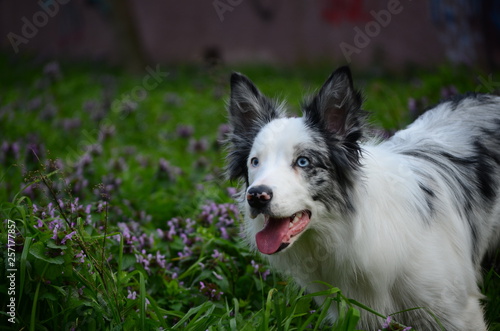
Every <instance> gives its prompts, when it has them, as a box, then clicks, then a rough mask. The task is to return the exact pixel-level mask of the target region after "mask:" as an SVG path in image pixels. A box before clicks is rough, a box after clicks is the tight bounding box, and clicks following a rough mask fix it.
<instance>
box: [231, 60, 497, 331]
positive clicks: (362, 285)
mask: <svg viewBox="0 0 500 331" xmlns="http://www.w3.org/2000/svg"><path fill="white" fill-rule="evenodd" d="M361 103H362V98H361V95H360V93H359V92H358V91H356V90H355V89H354V88H353V84H352V79H351V73H350V71H349V69H348V68H346V67H344V68H340V69H338V70H337V71H335V72H334V73H333V74H332V75H331V76H330V77H329V78H328V80H327V81H326V83H325V84H324V85H323V87H322V88H321V89H320V90H319V92H318V93H317V95H315V96H314V97H312V98H310V99H309V100H308V101H306V102H305V103H304V105H303V117H300V118H298V117H286V115H285V105H284V104H282V103H277V102H275V101H273V100H271V99H268V98H267V97H265V96H264V95H263V94H262V93H261V92H260V91H259V90H258V89H257V88H256V87H255V85H254V84H253V83H252V82H251V81H250V80H249V79H248V78H246V77H245V76H243V75H241V74H238V73H234V74H233V75H232V77H231V99H230V102H229V118H230V124H231V132H230V134H229V138H228V149H229V151H228V152H229V153H228V156H227V163H228V165H227V172H228V176H229V178H230V179H233V180H235V179H236V180H240V179H241V180H242V183H244V189H243V190H242V192H241V196H240V197H241V201H240V203H241V210H242V211H243V213H244V216H245V236H246V239H247V241H248V242H249V244H250V245H251V246H252V248H254V249H258V250H259V251H260V252H261V253H263V254H265V256H267V257H268V259H269V261H270V264H271V265H272V266H273V267H274V268H275V269H277V270H278V271H280V272H281V273H284V274H285V275H290V276H292V277H293V278H294V279H295V281H296V282H297V283H298V284H299V285H301V286H305V287H306V288H307V289H308V291H309V292H314V291H319V290H323V289H324V287H322V285H321V284H320V283H318V282H316V281H323V282H327V283H329V284H331V285H333V286H335V287H338V288H340V289H341V290H342V291H343V293H344V294H345V295H346V296H347V297H350V298H353V299H355V300H357V301H359V302H361V303H363V304H365V305H367V306H369V307H371V308H373V309H374V310H376V311H378V312H380V313H382V314H385V315H391V314H395V313H397V312H401V311H404V310H407V311H406V312H403V313H400V314H397V315H395V316H394V318H395V319H396V320H398V321H399V322H400V323H402V324H405V325H408V326H412V327H414V328H416V329H418V330H421V331H424V330H440V329H441V328H440V327H439V323H440V324H441V325H442V326H443V327H444V329H445V330H448V331H451V330H460V331H462V330H476V331H477V330H486V329H487V327H486V325H485V322H484V318H483V313H482V308H481V305H480V299H481V293H480V291H479V289H478V285H477V284H478V282H479V281H480V279H481V275H480V272H481V270H480V269H481V267H480V262H481V259H482V258H483V256H484V255H485V254H486V253H487V252H488V251H489V250H492V249H494V248H496V247H497V244H498V243H499V240H500V97H495V96H489V95H475V94H470V95H466V96H462V97H459V98H455V99H453V100H450V101H446V102H443V103H441V104H439V105H438V106H436V107H435V108H433V109H431V110H428V111H427V112H426V113H424V115H422V116H421V117H420V118H418V119H417V120H416V121H415V122H414V123H413V124H411V125H410V126H409V127H408V128H407V129H405V130H402V131H399V132H397V133H396V134H395V135H394V136H393V137H391V138H390V139H389V140H386V141H380V139H379V140H378V141H377V140H376V139H369V138H367V137H366V134H364V133H365V131H366V130H365V129H364V126H365V119H366V114H365V112H363V111H362V110H361ZM322 300H323V299H318V301H319V302H318V303H319V304H321V301H322ZM417 307H420V309H414V310H409V311H408V309H411V308H417ZM337 314H338V312H337V311H336V308H332V309H331V311H330V316H331V318H332V320H335V318H336V316H337ZM436 320H438V321H439V322H437V321H436ZM381 322H382V320H381V319H380V317H377V316H375V315H373V314H370V313H367V312H362V317H361V322H360V325H359V327H361V328H363V329H365V330H376V329H378V328H379V327H380V325H381Z"/></svg>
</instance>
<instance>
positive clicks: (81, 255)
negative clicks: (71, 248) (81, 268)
mask: <svg viewBox="0 0 500 331" xmlns="http://www.w3.org/2000/svg"><path fill="white" fill-rule="evenodd" d="M86 256H87V255H85V254H84V253H83V251H80V253H78V254H76V255H75V258H76V259H78V262H80V263H84V262H85V257H86Z"/></svg>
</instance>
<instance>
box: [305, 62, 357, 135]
mask: <svg viewBox="0 0 500 331" xmlns="http://www.w3.org/2000/svg"><path fill="white" fill-rule="evenodd" d="M361 104H362V98H361V94H360V93H359V92H358V91H357V90H355V89H354V87H353V83H352V76H351V71H350V70H349V67H341V68H339V69H337V70H336V71H335V72H333V73H332V74H331V75H330V77H328V79H327V80H326V82H325V84H323V86H322V87H321V89H320V91H319V92H318V94H317V95H316V96H315V97H314V98H313V99H312V100H311V101H310V102H309V103H307V104H306V106H305V107H304V112H305V116H306V120H307V123H308V124H311V125H316V126H318V125H319V126H320V127H322V128H324V129H326V130H327V131H329V132H332V133H335V134H337V135H338V136H340V137H344V138H347V137H349V138H351V139H350V140H352V139H355V140H357V139H359V138H360V137H361V128H362V126H363V122H364V118H365V114H364V112H363V111H361ZM351 135H354V136H351Z"/></svg>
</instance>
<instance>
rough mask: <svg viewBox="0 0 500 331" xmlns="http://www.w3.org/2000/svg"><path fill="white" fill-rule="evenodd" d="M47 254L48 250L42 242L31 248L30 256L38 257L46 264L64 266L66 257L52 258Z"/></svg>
mask: <svg viewBox="0 0 500 331" xmlns="http://www.w3.org/2000/svg"><path fill="white" fill-rule="evenodd" d="M46 253H47V248H46V247H45V245H44V244H43V243H42V242H40V241H39V242H36V243H34V244H33V245H31V248H30V254H31V255H33V256H34V257H36V258H37V259H40V260H43V261H45V262H48V263H51V264H63V263H64V256H61V255H58V256H54V257H50V256H47V255H46Z"/></svg>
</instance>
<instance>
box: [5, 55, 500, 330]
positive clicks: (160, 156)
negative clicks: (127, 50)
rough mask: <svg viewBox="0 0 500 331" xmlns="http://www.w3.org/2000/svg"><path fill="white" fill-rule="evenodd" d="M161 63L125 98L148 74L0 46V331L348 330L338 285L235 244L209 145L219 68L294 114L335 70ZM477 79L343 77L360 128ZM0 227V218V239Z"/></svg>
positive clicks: (491, 289) (218, 124)
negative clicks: (298, 279) (287, 273)
mask: <svg viewBox="0 0 500 331" xmlns="http://www.w3.org/2000/svg"><path fill="white" fill-rule="evenodd" d="M152 67H154V66H152ZM161 69H162V71H164V72H168V75H167V76H166V77H164V78H162V79H161V81H160V82H158V85H157V86H156V87H155V88H152V89H149V90H148V91H147V95H142V94H137V96H136V97H132V98H127V95H130V94H131V93H133V91H138V90H139V87H141V86H143V81H144V80H143V79H144V77H145V76H146V75H147V74H148V72H147V70H146V69H145V71H144V75H143V76H130V75H127V74H124V73H123V72H121V71H120V70H117V69H113V68H109V67H104V66H101V65H98V64H93V63H92V64H75V63H62V64H61V65H60V68H59V69H58V68H57V67H54V66H52V69H51V66H48V67H47V66H46V63H41V62H37V61H35V60H33V59H22V60H13V59H11V58H9V57H6V56H0V72H2V77H1V78H0V84H1V86H2V88H1V89H0V133H1V135H0V139H1V141H0V144H1V145H0V213H1V214H2V215H1V218H2V220H4V219H5V220H7V219H10V220H13V221H14V222H15V233H14V234H13V237H14V240H15V245H13V246H12V247H13V248H14V250H15V267H16V269H17V271H16V288H15V292H16V293H15V298H16V316H15V322H16V323H15V324H12V323H10V322H8V321H7V320H8V319H9V318H10V316H8V315H7V314H6V313H7V312H8V307H7V304H8V302H9V301H8V300H10V295H9V294H8V293H9V286H8V284H7V282H4V281H3V280H4V279H6V277H7V275H8V272H7V268H1V269H0V279H2V281H0V293H2V295H1V296H0V315H1V318H2V323H0V325H1V326H0V329H13V330H18V329H23V330H55V329H57V330H59V329H64V330H66V329H68V330H122V329H123V330H134V329H140V330H148V329H160V328H162V329H179V330H186V329H187V330H207V329H209V330H324V329H329V330H331V329H332V330H355V329H356V323H357V320H358V319H359V314H360V312H361V311H362V310H369V307H364V306H363V305H362V303H357V302H355V301H352V300H349V298H345V297H344V296H343V295H342V293H341V290H342V289H337V288H335V287H329V289H328V290H327V291H326V292H322V293H313V294H304V293H303V292H302V291H301V290H300V289H298V288H296V287H295V286H293V284H291V283H290V282H289V281H288V280H287V279H281V278H280V277H279V275H277V274H274V273H270V271H269V270H268V267H267V266H266V265H265V264H264V263H263V262H262V261H261V260H260V259H259V257H258V256H254V255H253V254H252V253H251V252H249V250H248V248H247V247H246V246H245V245H244V244H243V243H242V242H241V240H240V236H239V231H240V221H241V220H240V217H239V214H238V211H237V210H236V207H235V206H234V201H233V200H232V199H231V196H230V193H231V192H232V191H233V190H234V189H233V187H232V186H234V185H236V183H228V182H226V181H225V180H224V177H223V171H222V168H223V165H224V164H223V159H224V150H223V147H222V146H221V144H220V141H219V140H220V137H221V136H223V133H224V130H225V127H224V123H225V121H226V114H225V100H224V99H225V98H226V97H227V94H228V82H227V81H228V76H229V73H230V71H231V70H238V71H241V72H244V73H245V74H246V75H248V76H249V77H251V78H252V79H253V80H254V82H255V83H256V84H257V85H258V86H259V87H261V89H262V90H263V92H264V93H266V94H268V95H271V96H279V97H284V98H287V99H288V100H289V108H290V109H291V111H292V112H295V113H299V112H300V101H301V98H302V96H303V95H304V94H308V93H312V92H313V91H314V90H315V89H317V88H319V87H320V85H321V83H322V82H323V81H324V80H325V79H326V77H327V76H328V74H329V73H330V71H331V69H333V68H326V66H322V67H317V68H306V67H300V68H274V67H266V66H241V67H238V68H226V67H218V68H211V69H207V68H205V67H201V66H200V67H197V66H194V65H191V66H170V67H169V66H161ZM44 70H45V73H44ZM478 77H480V74H478V73H476V72H474V71H472V70H469V69H467V68H454V67H447V66H444V67H441V68H438V69H437V70H435V71H432V72H431V71H428V72H425V71H422V72H418V71H408V72H406V73H405V74H399V75H396V74H392V75H387V76H374V75H367V74H363V73H355V81H357V82H358V86H359V87H360V88H362V89H363V90H364V95H365V97H366V103H365V108H366V109H367V110H369V111H370V112H371V113H372V114H373V116H372V121H373V123H374V124H376V125H379V126H382V127H384V128H385V129H387V130H395V129H397V128H401V127H403V126H404V125H406V124H407V123H409V122H410V121H411V119H412V117H413V116H414V115H415V113H417V112H419V111H422V110H423V109H424V108H425V107H426V106H428V105H431V104H432V103H436V102H437V101H438V100H439V99H440V97H441V94H442V92H443V89H442V88H443V87H447V86H454V87H455V88H456V89H457V90H458V91H459V92H465V91H468V90H476V89H478V90H480V91H482V92H489V91H487V88H488V87H487V86H484V85H481V80H480V79H479V78H478ZM482 77H487V75H486V74H482ZM494 77H496V76H494ZM410 98H412V99H413V100H414V101H415V102H416V104H417V107H416V109H415V110H413V113H411V112H410V111H409V109H408V104H409V100H410ZM127 100H128V101H127ZM130 101H131V102H130ZM33 151H35V152H36V155H35V154H34V153H33ZM10 224H11V223H10ZM8 226H9V223H8V222H4V223H2V226H1V227H0V244H1V245H2V247H7V244H8V242H9V232H8V230H9V229H10V228H9V227H8ZM2 251H3V250H2ZM7 254H8V250H6V251H5V253H4V254H2V255H0V263H1V264H2V266H7V263H8V262H9V260H8V257H9V255H7ZM485 279H486V280H485V283H484V285H483V290H484V293H485V294H486V296H487V298H488V305H487V310H486V315H487V318H488V320H489V321H490V322H491V324H492V327H491V329H492V330H500V327H499V325H500V318H499V315H500V310H499V307H500V302H499V300H498V298H499V297H500V288H499V283H500V282H499V276H498V274H497V273H495V270H494V269H491V270H489V272H487V274H486V277H485ZM332 285H335V284H332ZM319 295H328V296H329V298H330V299H329V300H327V301H325V303H324V304H323V306H324V307H317V306H316V305H315V304H314V302H313V301H314V300H313V299H314V297H315V296H319ZM330 305H338V306H339V308H340V311H341V318H340V319H339V322H338V324H336V325H334V326H331V325H329V324H328V323H327V322H326V320H325V312H326V308H327V307H328V306H330ZM372 313H376V312H372ZM4 321H5V322H4ZM392 327H393V328H394V329H395V330H396V329H402V327H400V326H397V325H396V324H393V325H392Z"/></svg>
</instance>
